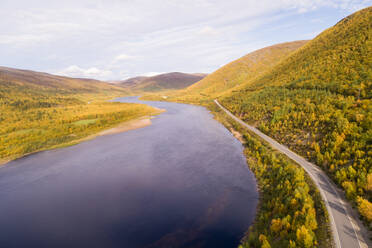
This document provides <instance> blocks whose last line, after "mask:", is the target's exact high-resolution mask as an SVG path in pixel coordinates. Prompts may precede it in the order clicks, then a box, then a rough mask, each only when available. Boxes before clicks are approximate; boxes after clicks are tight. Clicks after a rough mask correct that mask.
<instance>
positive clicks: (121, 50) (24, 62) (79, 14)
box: [0, 0, 372, 80]
mask: <svg viewBox="0 0 372 248" xmlns="http://www.w3.org/2000/svg"><path fill="white" fill-rule="evenodd" d="M371 3H372V2H371V1H348V0H341V1H336V0H331V1H319V0H315V1H314V0H312V1H310V0H300V1H299V0H278V1H269V0H261V1H253V0H230V1H223V0H221V1H212V0H187V1H186V0H179V1H172V0H157V1H156V0H153V1H149V0H147V1H145V0H133V1H122V0H106V1H103V0H82V1H72V0H65V1H51V0H49V1H43V0H34V1H26V0H18V1H14V0H12V1H11V0H3V1H2V8H1V9H0V15H1V16H2V21H1V22H0V30H1V32H0V53H1V54H2V56H1V57H0V65H4V66H10V67H16V68H26V69H33V70H39V71H46V72H51V73H58V74H61V75H66V76H73V77H93V78H97V79H104V80H117V79H123V78H126V77H131V76H136V75H145V74H148V73H149V72H160V71H161V72H162V71H165V72H167V71H184V72H212V71H213V70H215V69H217V68H218V67H219V66H220V65H222V64H225V63H227V62H229V61H231V60H233V59H236V58H238V57H240V56H243V55H244V54H246V53H248V52H250V51H252V50H255V49H258V48H261V47H264V46H267V45H271V44H274V43H278V42H283V41H291V40H298V39H309V38H312V37H313V36H314V35H316V34H318V33H319V32H320V31H321V30H323V29H324V28H327V27H329V26H331V25H333V24H335V23H336V22H337V21H338V20H339V19H341V18H342V17H344V16H346V15H348V14H350V13H352V12H354V11H356V10H358V9H361V8H363V7H366V6H368V5H371ZM84 68H85V69H84Z"/></svg>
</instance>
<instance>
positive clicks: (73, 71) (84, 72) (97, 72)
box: [56, 65, 112, 79]
mask: <svg viewBox="0 0 372 248" xmlns="http://www.w3.org/2000/svg"><path fill="white" fill-rule="evenodd" d="M56 74H57V75H61V76H67V77H77V78H96V79H107V78H108V77H109V76H111V75H112V71H109V70H101V69H98V68H96V67H91V68H87V69H83V68H81V67H79V66H77V65H71V66H69V67H67V68H65V69H63V70H60V71H57V72H56Z"/></svg>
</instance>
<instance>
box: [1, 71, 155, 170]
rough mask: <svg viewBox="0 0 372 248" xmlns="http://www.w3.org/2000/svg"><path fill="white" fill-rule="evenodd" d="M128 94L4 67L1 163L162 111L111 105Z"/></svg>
mask: <svg viewBox="0 0 372 248" xmlns="http://www.w3.org/2000/svg"><path fill="white" fill-rule="evenodd" d="M126 93H127V92H126V91H125V90H124V89H123V88H121V87H116V86H112V85H110V84H107V83H104V82H101V81H97V80H90V79H74V78H67V77H60V76H55V75H51V74H47V73H41V72H33V71H26V70H17V69H11V68H5V67H0V164H1V163H2V162H4V161H7V160H9V159H13V158H16V157H19V156H22V155H24V154H27V153H30V152H34V151H38V150H43V149H48V148H52V147H56V146H60V145H62V144H71V143H74V142H77V141H78V140H80V139H82V138H84V137H86V136H88V135H91V134H94V133H97V132H98V131H100V130H102V129H106V128H109V127H111V126H113V125H115V124H118V123H120V122H123V121H127V120H130V119H133V118H138V117H141V116H145V115H149V114H153V113H156V112H157V110H155V109H153V108H151V107H149V106H145V105H139V104H120V103H111V102H107V101H106V100H108V99H111V98H114V97H119V96H124V95H126Z"/></svg>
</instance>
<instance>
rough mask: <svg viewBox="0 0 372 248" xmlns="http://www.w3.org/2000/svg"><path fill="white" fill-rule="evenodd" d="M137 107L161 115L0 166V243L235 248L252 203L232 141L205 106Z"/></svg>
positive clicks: (250, 182) (248, 178)
mask: <svg viewBox="0 0 372 248" xmlns="http://www.w3.org/2000/svg"><path fill="white" fill-rule="evenodd" d="M118 101H123V102H140V101H139V100H138V99H137V98H135V97H127V98H119V99H118ZM146 103H147V104H149V105H152V106H155V107H158V108H163V109H166V110H167V112H165V113H163V114H161V115H159V116H157V117H156V118H155V119H153V124H152V125H151V126H148V127H145V128H142V129H137V130H131V131H128V132H125V133H120V134H113V135H107V136H102V137H98V138H96V139H94V140H91V141H87V142H83V143H81V144H78V145H75V146H72V147H68V148H63V149H59V150H52V151H46V152H40V153H37V154H34V155H31V156H27V157H25V158H22V159H18V160H16V161H13V162H10V163H8V164H7V165H5V166H3V167H0V226H1V227H0V247H2V248H8V247H17V248H18V247H38V248H39V247H40V248H42V247H79V248H80V247H89V248H92V247H124V248H125V247H126V248H137V247H146V248H147V247H208V248H209V247H213V248H216V247H236V246H237V244H238V243H239V240H240V238H241V237H242V235H243V234H244V232H245V231H246V230H247V229H248V227H249V225H250V224H251V223H252V221H253V219H254V214H255V209H256V205H257V200H258V193H257V188H256V182H255V179H254V176H253V175H252V173H251V172H250V170H249V169H248V167H247V164H246V162H245V159H244V157H243V155H242V146H241V144H240V143H239V142H238V141H237V140H236V139H235V138H234V137H233V136H232V135H231V134H230V133H229V132H228V131H227V130H226V129H225V128H224V127H223V126H222V125H221V124H219V123H218V122H217V121H215V120H213V117H212V115H211V114H210V113H209V112H208V111H207V110H206V109H205V108H202V107H198V106H192V105H185V104H176V103H166V102H146Z"/></svg>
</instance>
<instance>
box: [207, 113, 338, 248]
mask: <svg viewBox="0 0 372 248" xmlns="http://www.w3.org/2000/svg"><path fill="white" fill-rule="evenodd" d="M212 109H213V110H214V113H215V115H216V118H217V119H218V120H219V121H220V122H222V123H223V124H224V125H225V126H226V127H227V128H228V129H232V130H235V131H238V132H239V133H240V134H242V135H243V140H242V141H243V143H244V147H245V149H244V153H245V156H246V157H247V162H248V165H249V167H250V168H251V170H252V171H253V172H254V174H255V175H256V178H257V181H258V184H259V189H260V203H259V206H258V213H257V215H256V220H255V222H254V224H253V225H252V226H251V227H250V229H249V231H248V232H247V234H246V236H245V237H244V238H243V240H242V244H241V246H240V247H241V248H243V247H244V248H245V247H264V248H269V247H306V248H310V247H329V246H330V244H331V243H332V241H331V240H330V237H331V235H330V231H329V227H328V217H327V212H326V209H325V206H324V205H323V202H322V200H321V197H320V194H319V192H318V191H317V190H316V187H315V186H314V185H313V184H312V182H311V180H310V179H309V177H308V176H307V174H306V173H305V172H304V170H303V169H302V168H300V167H299V166H297V165H295V164H294V163H293V162H292V161H290V160H289V159H287V158H286V157H285V156H283V155H281V154H279V153H277V152H275V151H273V150H272V149H271V148H269V146H267V145H266V144H264V143H262V142H261V141H260V140H259V139H258V138H256V137H255V136H254V135H251V134H250V133H248V132H247V131H246V130H245V129H243V128H242V127H241V126H240V124H238V123H236V122H235V121H234V120H232V119H231V118H230V117H227V116H226V115H225V114H224V113H223V112H221V111H220V110H217V109H216V108H214V107H212Z"/></svg>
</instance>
